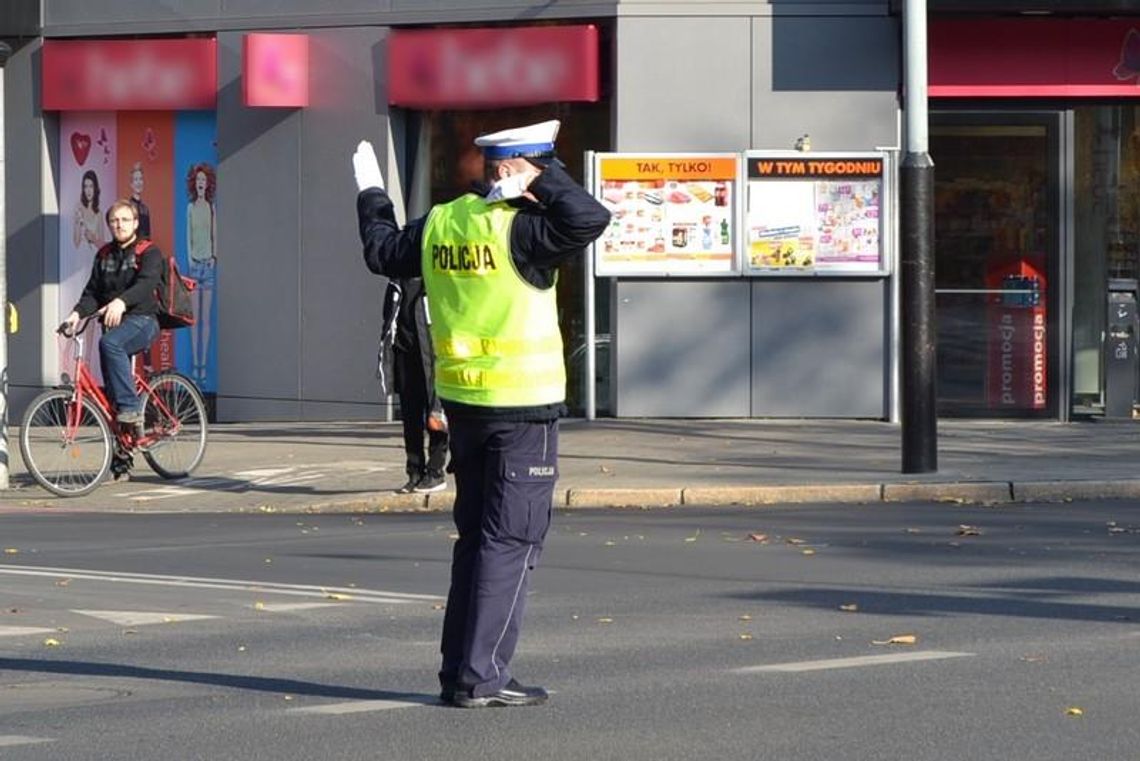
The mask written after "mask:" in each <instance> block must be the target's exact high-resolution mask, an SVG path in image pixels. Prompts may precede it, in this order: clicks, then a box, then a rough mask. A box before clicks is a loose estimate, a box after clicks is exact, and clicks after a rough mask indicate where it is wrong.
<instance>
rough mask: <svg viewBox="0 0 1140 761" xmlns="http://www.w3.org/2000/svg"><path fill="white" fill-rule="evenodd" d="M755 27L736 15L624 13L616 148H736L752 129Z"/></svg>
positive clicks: (616, 99)
mask: <svg viewBox="0 0 1140 761" xmlns="http://www.w3.org/2000/svg"><path fill="white" fill-rule="evenodd" d="M751 45H752V40H751V36H750V29H749V25H748V23H747V21H746V20H745V19H739V18H641V17H638V18H619V19H618V21H617V50H616V55H615V71H614V76H615V81H616V82H617V87H616V91H615V92H614V105H613V113H614V119H615V133H614V149H615V150H619V151H640V150H655V151H664V150H669V151H738V150H741V149H743V148H746V147H748V140H749V136H750V135H751V129H750V119H749V116H750V114H749V107H748V103H749V100H750V98H751V95H752V91H751V89H750V87H749V78H748V76H747V72H748V70H749V65H750V64H749V61H750V60H751V55H752V51H751Z"/></svg>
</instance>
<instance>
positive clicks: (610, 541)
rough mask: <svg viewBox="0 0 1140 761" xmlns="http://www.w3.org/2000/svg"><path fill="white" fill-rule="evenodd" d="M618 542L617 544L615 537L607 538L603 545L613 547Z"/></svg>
mask: <svg viewBox="0 0 1140 761" xmlns="http://www.w3.org/2000/svg"><path fill="white" fill-rule="evenodd" d="M616 544H617V542H615V541H614V540H613V539H607V540H606V541H605V542H604V543H603V545H602V546H604V547H613V546H614V545H616Z"/></svg>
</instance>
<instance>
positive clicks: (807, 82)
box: [751, 16, 901, 151]
mask: <svg viewBox="0 0 1140 761" xmlns="http://www.w3.org/2000/svg"><path fill="white" fill-rule="evenodd" d="M897 21H898V20H897V19H895V18H890V17H887V16H881V17H859V16H853V17H835V18H818V17H788V18H785V17H776V18H758V19H755V20H754V21H753V28H754V31H755V40H754V51H755V55H754V63H753V69H752V75H753V79H752V98H753V113H754V114H755V118H754V122H753V134H752V140H751V147H753V148H772V149H783V148H789V149H790V148H792V147H793V145H794V143H795V141H796V138H798V137H800V136H802V135H804V134H805V133H806V134H808V135H811V146H812V149H813V150H817V151H822V150H856V149H858V150H869V149H873V148H876V147H887V146H895V145H897V143H898V139H899V138H898V120H897V114H898V98H897V95H896V93H897V91H898V88H899V81H900V76H901V71H900V69H899V65H900V64H899V55H900V53H899V34H900V32H899V29H898V23H897Z"/></svg>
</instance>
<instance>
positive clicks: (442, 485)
mask: <svg viewBox="0 0 1140 761" xmlns="http://www.w3.org/2000/svg"><path fill="white" fill-rule="evenodd" d="M446 488H447V481H446V480H445V479H444V477H443V474H442V473H432V472H431V471H428V472H427V473H424V477H423V478H421V479H420V482H419V483H418V484H416V488H415V491H416V494H428V493H430V492H436V491H443V490H444V489H446Z"/></svg>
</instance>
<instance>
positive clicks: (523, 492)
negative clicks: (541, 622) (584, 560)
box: [439, 418, 558, 697]
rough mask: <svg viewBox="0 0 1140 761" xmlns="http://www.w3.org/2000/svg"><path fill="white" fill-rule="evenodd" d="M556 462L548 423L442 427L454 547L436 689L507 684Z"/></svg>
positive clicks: (481, 689)
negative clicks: (451, 488)
mask: <svg viewBox="0 0 1140 761" xmlns="http://www.w3.org/2000/svg"><path fill="white" fill-rule="evenodd" d="M557 463H558V421H557V420H551V421H548V422H518V423H516V422H503V421H494V420H476V419H471V418H467V419H463V418H458V419H455V418H453V419H452V420H451V468H450V469H451V470H452V472H453V473H454V474H455V507H454V517H455V526H456V528H458V530H459V539H457V540H456V542H455V547H454V550H453V553H452V562H451V588H450V590H449V592H448V595H447V611H446V613H445V615H444V619H443V637H442V640H441V643H440V651H441V653H442V655H443V665H442V667H441V668H440V672H439V678H440V682H441V683H443V684H448V683H456V684H458V686H459V687H460V688H461V689H469V690H471V693H472V694H473V695H474V696H475V697H481V696H484V695H489V694H491V693H494V692H496V691H498V690H500V689H502V688H503V687H505V686H506V684H507V683H508V682H509V681H510V680H511V674H510V670H509V665H510V662H511V656H512V655H514V652H515V645H516V643H517V642H518V637H519V630H520V629H521V627H522V618H523V610H524V608H525V607H526V593H527V582H528V580H529V577H530V573H531V571H533V570H534V568H535V566H536V564H537V563H538V558H539V555H540V554H541V553H542V544H543V541H544V540H545V539H546V532H547V529H548V528H549V527H550V513H551V501H552V498H553V496H554V482H555V481H556V480H557V479H558V468H557Z"/></svg>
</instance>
